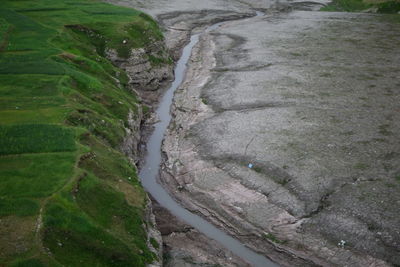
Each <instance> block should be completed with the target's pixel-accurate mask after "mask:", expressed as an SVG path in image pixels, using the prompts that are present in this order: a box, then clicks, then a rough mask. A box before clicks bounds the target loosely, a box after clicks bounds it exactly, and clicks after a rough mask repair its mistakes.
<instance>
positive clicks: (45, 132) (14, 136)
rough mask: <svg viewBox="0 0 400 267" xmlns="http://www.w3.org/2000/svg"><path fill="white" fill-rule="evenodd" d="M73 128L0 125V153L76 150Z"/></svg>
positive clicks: (37, 125)
mask: <svg viewBox="0 0 400 267" xmlns="http://www.w3.org/2000/svg"><path fill="white" fill-rule="evenodd" d="M75 149H76V146H75V134H74V131H73V130H72V129H68V128H63V127H60V126H58V125H51V124H22V125H9V126H0V155H8V154H21V153H40V152H61V151H74V150H75Z"/></svg>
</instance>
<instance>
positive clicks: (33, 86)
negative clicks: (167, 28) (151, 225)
mask: <svg viewBox="0 0 400 267" xmlns="http://www.w3.org/2000/svg"><path fill="white" fill-rule="evenodd" d="M161 38H162V34H161V32H160V30H159V29H158V27H157V24H156V23H155V22H154V21H153V20H152V19H151V18H150V17H148V16H147V15H145V14H143V13H141V12H139V11H136V10H132V9H126V8H121V7H115V6H112V5H108V4H104V3H99V2H95V1H91V0H57V1H54V0H19V1H12V0H2V1H1V2H0V265H6V266H59V265H67V266H107V265H115V266H144V265H145V264H146V263H149V262H152V261H153V259H155V257H156V256H155V254H154V253H152V252H151V251H150V250H149V248H148V243H149V242H148V241H147V236H146V232H145V229H144V228H143V225H144V223H145V222H144V214H143V213H144V207H145V204H146V196H145V193H144V191H143V189H142V187H141V186H140V184H139V182H138V178H137V174H136V170H135V168H134V167H133V166H132V165H131V164H130V163H129V161H128V159H127V158H126V157H125V156H124V155H123V154H121V153H120V152H119V146H120V144H121V142H122V140H123V137H124V135H125V129H124V126H126V125H127V117H128V113H129V112H130V111H131V112H133V113H135V114H137V112H138V109H139V108H141V107H140V103H138V99H137V98H136V96H135V95H133V94H132V93H131V92H129V91H128V89H127V88H126V87H127V81H128V78H127V77H126V74H125V73H124V72H123V71H122V70H120V69H117V68H116V67H114V66H113V65H112V64H111V63H110V62H109V61H108V60H107V59H106V58H105V53H106V50H107V49H109V48H113V49H115V50H116V51H117V52H118V54H119V55H120V56H122V57H127V56H129V53H130V50H131V48H137V47H142V46H145V45H147V44H148V43H149V42H151V41H154V40H159V39H161ZM123 40H125V41H124V42H123Z"/></svg>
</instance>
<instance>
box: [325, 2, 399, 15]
mask: <svg viewBox="0 0 400 267" xmlns="http://www.w3.org/2000/svg"><path fill="white" fill-rule="evenodd" d="M371 8H374V9H376V12H378V13H385V14H396V13H398V12H400V1H398V0H394V1H375V0H333V1H332V2H331V3H329V4H328V5H327V6H326V7H323V8H321V11H345V12H360V11H365V10H368V9H371Z"/></svg>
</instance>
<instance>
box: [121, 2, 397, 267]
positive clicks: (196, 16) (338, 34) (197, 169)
mask: <svg viewBox="0 0 400 267" xmlns="http://www.w3.org/2000/svg"><path fill="white" fill-rule="evenodd" d="M120 3H121V1H120ZM123 4H126V5H132V6H133V7H136V8H138V7H139V8H142V9H143V10H144V11H146V12H149V13H150V14H152V15H153V16H156V17H158V19H159V20H160V21H161V22H162V23H163V24H164V26H165V28H166V29H167V30H168V31H167V33H166V36H167V41H168V45H169V47H170V48H172V49H173V48H175V49H174V51H179V48H180V47H181V46H182V44H183V43H185V42H186V40H187V37H188V36H189V35H190V32H191V31H198V30H200V28H201V27H202V26H203V25H206V24H211V23H214V22H216V21H217V20H224V19H232V18H235V16H236V17H237V18H239V17H241V18H242V19H240V20H236V21H231V22H225V23H224V24H223V25H222V26H221V27H220V28H218V29H217V30H215V31H213V32H210V33H208V34H203V35H202V37H201V40H200V42H199V44H198V45H197V46H196V47H195V48H194V50H193V52H192V57H191V61H190V66H189V69H188V73H187V76H186V80H185V82H184V83H183V85H182V86H181V87H180V88H179V89H178V91H177V92H176V94H175V102H174V106H173V115H174V120H173V122H172V123H171V125H170V127H169V130H168V133H167V135H166V139H165V141H164V145H163V152H164V156H165V162H164V165H163V170H162V177H161V178H162V182H163V184H165V186H166V187H167V188H168V189H169V191H170V192H171V193H172V194H174V196H175V197H176V199H177V200H178V201H180V202H181V203H182V204H183V205H185V206H186V207H187V208H188V209H190V210H192V211H196V212H197V213H199V214H202V215H203V216H204V217H207V218H208V219H209V220H210V221H211V222H213V223H215V224H216V225H219V226H221V228H223V229H225V230H226V231H227V232H229V233H231V234H232V235H234V236H236V237H237V238H239V239H240V240H242V241H243V242H244V243H246V244H248V245H249V246H250V247H253V248H254V249H255V250H257V251H259V252H261V253H263V254H265V255H267V256H268V257H270V258H272V259H273V260H275V261H276V262H278V263H280V264H281V265H283V266H296V265H297V266H304V265H307V266H312V265H323V266H335V265H338V266H390V265H391V264H397V265H399V264H400V257H399V255H400V216H399V214H400V205H399V204H400V169H399V166H400V141H399V140H400V138H399V137H400V136H399V135H400V123H399V121H400V115H399V114H400V113H399V111H400V104H399V103H400V101H399V100H400V99H399V98H400V92H399V88H400V78H399V77H400V66H399V62H400V34H399V28H400V26H399V24H398V23H396V22H393V21H392V20H391V17H388V16H384V15H372V14H354V13H326V12H315V11H293V10H292V11H289V10H288V9H287V8H285V7H287V6H288V5H284V4H279V3H275V2H274V5H272V4H271V3H270V2H265V1H197V2H196V1H193V3H192V1H178V0H175V1H172V0H171V1H146V2H141V1H124V2H123ZM140 5H141V6H140ZM296 6H297V7H298V6H300V5H299V4H296ZM253 8H259V9H260V8H263V9H267V10H268V8H274V9H270V10H271V11H269V12H267V14H266V16H263V17H254V18H247V19H243V17H246V16H248V15H249V14H250V13H252V12H253V11H252V10H253ZM203 10H208V11H207V12H205V11H203ZM272 10H274V12H272ZM278 11H280V12H278ZM177 54H178V53H176V55H177ZM176 55H175V56H176ZM249 164H251V165H249ZM189 232H191V231H187V233H189ZM177 233H178V234H176V235H175V237H174V235H172V237H171V233H169V234H168V235H164V237H165V238H164V241H165V242H166V244H167V246H169V247H172V246H174V247H177V248H178V249H177V250H176V251H180V248H179V247H181V248H185V249H186V252H185V253H188V254H185V253H181V254H179V253H178V252H176V253H175V252H174V253H172V255H175V258H174V260H177V261H181V260H182V259H184V258H185V257H186V256H182V255H189V254H190V259H191V260H190V261H186V262H185V263H182V266H190V265H191V264H194V263H193V262H196V263H197V264H200V263H202V264H212V263H219V264H221V263H220V262H216V261H215V258H214V259H213V257H212V256H205V254H202V253H206V252H204V251H207V250H204V249H203V250H201V251H202V252H201V253H200V252H198V253H197V254H196V253H194V251H196V249H199V248H204V245H201V244H204V242H206V243H207V242H210V243H209V246H214V245H213V243H212V241H204V240H207V239H205V238H203V237H202V238H193V235H192V233H191V234H188V235H186V236H185V235H184V233H185V231H183V232H182V231H180V230H179V231H178V230H177ZM182 233H183V234H182ZM191 235H192V236H191ZM185 238H186V239H185ZM195 240H196V241H204V242H199V244H198V245H195ZM179 244H180V246H179ZM185 244H194V245H193V249H192V250H191V251H192V253H190V252H188V250H190V248H189V247H188V246H186V247H185ZM223 253H224V255H227V254H226V253H227V252H226V251H225V252H223ZM206 254H207V253H206ZM179 255H181V256H179ZM196 255H198V256H197V258H196ZM199 255H202V256H199ZM210 255H211V254H210ZM221 255H222V254H221ZM229 257H230V256H227V257H225V258H228V259H229ZM183 261H184V260H183ZM191 262H192V263H191ZM185 264H186V265H185ZM222 265H223V264H222ZM238 266H243V265H242V263H238Z"/></svg>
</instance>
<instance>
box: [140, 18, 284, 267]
mask: <svg viewBox="0 0 400 267" xmlns="http://www.w3.org/2000/svg"><path fill="white" fill-rule="evenodd" d="M257 15H258V16H260V15H262V13H257ZM219 25H220V23H217V24H214V25H212V26H210V27H208V28H207V29H206V32H209V31H212V30H214V29H216V28H217V27H219ZM199 37H200V34H195V35H193V36H192V37H191V39H190V43H189V44H188V45H187V46H186V47H185V48H184V50H183V53H182V57H181V58H180V59H179V61H178V63H177V65H176V68H175V80H174V82H173V83H172V85H171V87H170V88H169V89H168V90H167V92H166V93H165V95H164V96H163V98H162V100H161V102H160V105H159V107H158V109H157V111H156V114H157V116H158V118H159V119H160V121H159V122H158V123H156V124H155V129H154V132H153V133H152V135H151V136H150V139H149V142H148V144H147V151H148V154H147V156H146V158H145V165H144V166H143V168H142V170H141V171H140V174H139V176H140V179H141V181H142V185H143V186H144V188H145V189H146V190H147V191H148V192H149V193H150V194H151V195H152V196H153V197H154V198H155V199H156V200H157V201H158V202H159V203H160V204H161V205H162V206H164V207H165V208H167V209H168V210H169V211H170V212H171V213H173V214H174V215H175V216H177V217H178V218H180V219H182V220H183V221H185V222H186V223H187V224H189V225H191V226H193V227H194V228H196V229H197V230H198V231H199V232H201V233H203V234H205V235H206V236H208V237H210V238H211V239H214V240H216V241H218V242H219V243H220V244H222V245H223V246H225V247H226V248H227V249H229V250H231V251H232V252H233V253H234V254H236V255H237V256H239V257H240V258H242V259H243V260H245V261H247V262H248V263H250V264H251V265H252V266H260V267H261V266H263V267H272V266H278V265H276V264H275V263H273V262H271V261H270V260H268V259H267V258H265V257H264V256H261V255H259V254H257V253H255V252H253V251H252V250H250V249H248V248H247V247H245V246H244V245H243V244H242V243H241V242H239V241H238V240H237V239H235V238H232V237H231V236H229V235H227V234H226V233H224V232H223V231H221V230H219V229H218V228H216V227H215V226H214V225H212V224H210V223H209V222H207V221H206V220H204V219H203V218H201V217H199V216H197V215H195V214H193V213H191V212H190V211H188V210H186V209H185V208H183V207H182V206H180V205H179V204H178V203H177V202H176V201H175V200H174V199H173V198H172V197H171V196H170V195H169V194H168V192H167V191H166V190H165V189H164V188H163V187H162V186H161V185H160V184H159V183H158V182H157V175H158V173H159V168H160V163H161V143H162V140H163V138H164V134H165V131H166V129H167V127H168V125H169V123H170V121H171V114H170V107H171V104H172V99H173V95H174V91H175V90H176V89H177V88H178V87H179V85H180V84H181V83H182V81H183V79H184V76H185V72H186V68H187V67H186V64H187V62H188V60H189V58H190V55H191V52H192V48H193V47H194V46H195V45H196V44H197V42H198V41H199Z"/></svg>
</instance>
